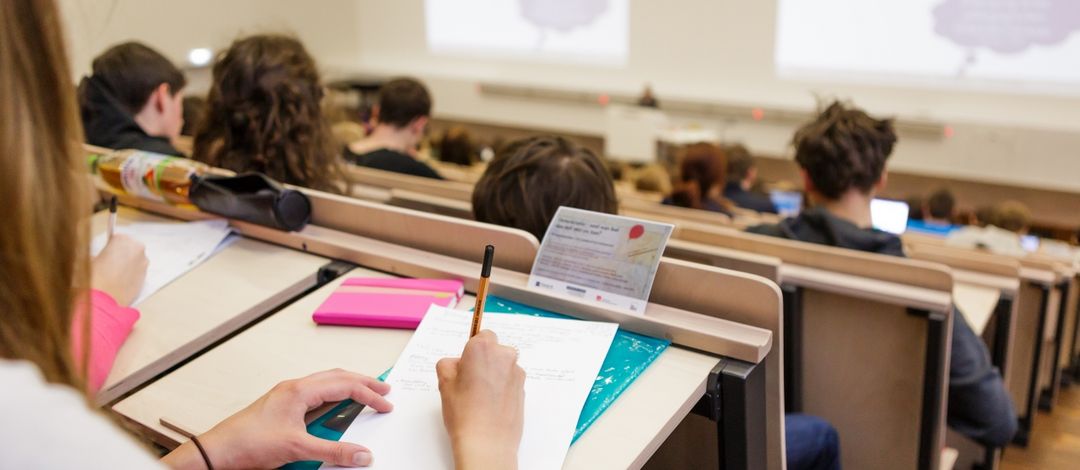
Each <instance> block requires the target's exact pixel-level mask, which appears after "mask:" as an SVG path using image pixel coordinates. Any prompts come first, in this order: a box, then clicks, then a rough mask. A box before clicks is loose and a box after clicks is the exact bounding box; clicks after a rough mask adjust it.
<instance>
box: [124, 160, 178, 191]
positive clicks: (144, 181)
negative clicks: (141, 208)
mask: <svg viewBox="0 0 1080 470" xmlns="http://www.w3.org/2000/svg"><path fill="white" fill-rule="evenodd" d="M172 159H173V157H168V156H165V155H157V154H154V153H149V152H134V153H132V154H131V155H129V156H128V157H127V158H126V159H125V160H124V163H121V164H120V181H121V183H122V184H123V185H124V191H125V192H127V193H128V194H131V195H135V196H139V197H142V198H146V199H151V200H154V201H164V200H165V198H163V197H162V196H161V192H160V191H159V190H158V178H160V177H161V171H162V169H163V168H164V167H165V165H167V164H168V163H169V161H170V160H172Z"/></svg>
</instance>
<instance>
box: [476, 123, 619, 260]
mask: <svg viewBox="0 0 1080 470" xmlns="http://www.w3.org/2000/svg"><path fill="white" fill-rule="evenodd" d="M472 205H473V215H474V216H475V218H476V220H479V221H481V222H487V223H492V224H496V225H503V226H506V227H514V228H519V229H522V230H524V231H526V232H529V233H531V234H533V235H535V236H536V238H537V239H538V240H543V239H544V233H545V232H547V227H548V224H550V223H551V219H552V218H554V217H555V211H557V210H559V206H567V207H574V208H578V209H585V210H590V211H596V212H605V213H608V214H614V213H616V212H617V211H618V209H619V204H618V200H617V199H616V198H615V184H614V183H613V182H612V181H611V175H610V174H609V173H608V171H607V169H606V168H604V162H603V161H601V160H600V157H597V156H596V154H595V153H593V152H592V151H591V150H589V149H586V148H584V147H582V146H580V145H578V144H575V143H573V142H571V141H569V140H567V139H565V138H563V137H555V136H544V137H529V138H525V139H521V140H517V141H514V142H512V143H511V144H509V145H508V146H506V147H505V148H503V149H501V150H500V151H499V154H498V155H496V156H495V160H493V161H492V162H491V164H490V165H488V167H487V170H486V171H484V175H483V176H481V177H480V181H477V182H476V188H475V189H474V190H473V196H472Z"/></svg>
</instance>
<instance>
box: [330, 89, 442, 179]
mask: <svg viewBox="0 0 1080 470" xmlns="http://www.w3.org/2000/svg"><path fill="white" fill-rule="evenodd" d="M430 117H431V95H430V94H429V93H428V90H427V88H426V87H424V85H423V84H422V83H420V82H419V81H416V80H414V79H411V78H396V79H394V80H390V81H389V82H386V83H385V84H384V85H383V86H382V88H380V89H379V101H378V103H377V104H376V105H375V109H374V111H373V118H372V121H373V122H374V123H375V128H374V129H372V131H371V135H369V136H368V138H366V139H364V140H361V141H358V142H353V143H352V144H350V145H349V147H348V151H347V152H346V154H345V158H346V159H347V160H349V161H350V162H352V163H355V164H357V165H360V166H364V167H368V168H375V169H378V170H385V171H393V172H395V173H404V174H407V175H414V176H423V177H426V178H435V179H442V176H439V174H438V173H437V172H435V170H433V169H431V167H429V166H427V165H426V164H425V163H424V162H421V161H420V160H418V159H417V157H416V147H417V145H419V144H420V140H421V139H422V138H423V137H424V130H425V129H426V128H427V124H428V120H429V119H430Z"/></svg>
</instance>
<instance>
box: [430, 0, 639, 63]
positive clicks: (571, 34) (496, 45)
mask: <svg viewBox="0 0 1080 470" xmlns="http://www.w3.org/2000/svg"><path fill="white" fill-rule="evenodd" d="M425 7H426V12H425V14H426V17H427V44H428V49H429V50H431V51H432V52H434V53H438V54H450V55H464V56H472V57H481V58H485V57H490V58H499V59H523V60H538V61H549V62H576V63H590V64H602V65H616V66H617V65H623V64H625V63H626V58H627V55H628V50H629V48H630V38H629V22H630V5H629V0H426V1H425Z"/></svg>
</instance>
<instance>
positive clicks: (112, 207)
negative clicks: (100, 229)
mask: <svg viewBox="0 0 1080 470" xmlns="http://www.w3.org/2000/svg"><path fill="white" fill-rule="evenodd" d="M106 230H107V237H108V238H106V240H105V242H106V243H108V242H111V241H112V236H113V233H114V232H115V231H116V196H113V197H112V199H109V227H108V228H107V229H106Z"/></svg>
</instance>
